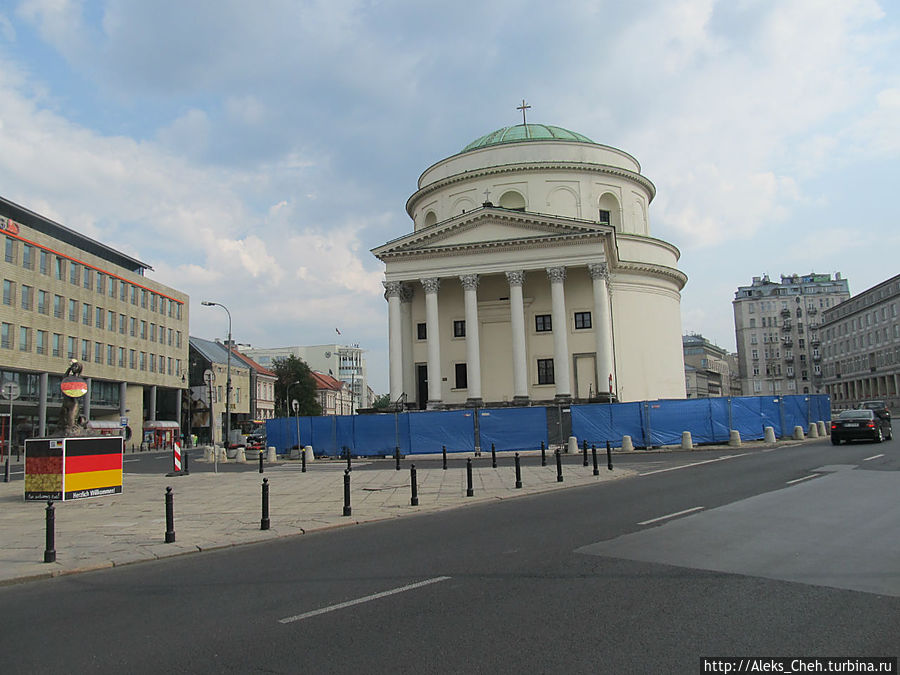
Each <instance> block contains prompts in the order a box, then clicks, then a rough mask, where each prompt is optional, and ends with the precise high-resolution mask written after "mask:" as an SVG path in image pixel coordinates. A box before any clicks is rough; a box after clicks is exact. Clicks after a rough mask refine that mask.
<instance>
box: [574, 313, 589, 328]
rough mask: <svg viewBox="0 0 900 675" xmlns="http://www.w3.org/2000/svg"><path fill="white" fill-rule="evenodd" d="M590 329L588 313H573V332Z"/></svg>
mask: <svg viewBox="0 0 900 675" xmlns="http://www.w3.org/2000/svg"><path fill="white" fill-rule="evenodd" d="M590 327H591V313H590V312H575V330H578V329H579V328H590Z"/></svg>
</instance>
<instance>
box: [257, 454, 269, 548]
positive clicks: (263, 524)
mask: <svg viewBox="0 0 900 675" xmlns="http://www.w3.org/2000/svg"><path fill="white" fill-rule="evenodd" d="M260 455H262V453H260ZM259 529H261V530H268V529H269V479H268V478H263V482H262V519H261V520H260V521H259Z"/></svg>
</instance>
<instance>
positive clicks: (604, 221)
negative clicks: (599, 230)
mask: <svg viewBox="0 0 900 675" xmlns="http://www.w3.org/2000/svg"><path fill="white" fill-rule="evenodd" d="M598 220H599V222H600V224H601V225H609V223H610V220H609V211H606V210H604V209H600V217H599V218H598Z"/></svg>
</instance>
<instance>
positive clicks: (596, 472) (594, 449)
mask: <svg viewBox="0 0 900 675" xmlns="http://www.w3.org/2000/svg"><path fill="white" fill-rule="evenodd" d="M591 456H592V457H593V458H594V475H595V476H599V475H600V469H598V468H597V446H596V445H594V444H593V443H591Z"/></svg>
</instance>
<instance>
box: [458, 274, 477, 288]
mask: <svg viewBox="0 0 900 675" xmlns="http://www.w3.org/2000/svg"><path fill="white" fill-rule="evenodd" d="M459 281H460V283H461V284H462V287H463V288H464V289H466V290H467V291H474V290H475V289H476V288H478V275H477V274H460V275H459Z"/></svg>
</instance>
